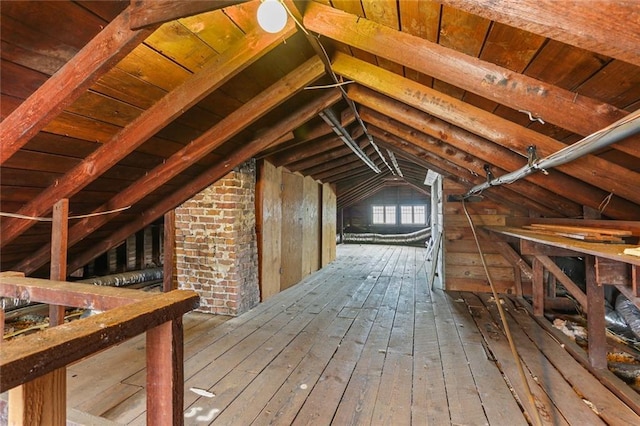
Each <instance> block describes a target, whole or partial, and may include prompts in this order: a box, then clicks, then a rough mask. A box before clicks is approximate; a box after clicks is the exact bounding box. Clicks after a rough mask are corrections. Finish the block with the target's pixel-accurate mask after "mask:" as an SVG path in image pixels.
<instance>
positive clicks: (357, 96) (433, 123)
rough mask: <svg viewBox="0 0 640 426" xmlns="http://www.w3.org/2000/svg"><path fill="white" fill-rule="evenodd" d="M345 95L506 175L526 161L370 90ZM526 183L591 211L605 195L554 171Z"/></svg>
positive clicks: (626, 209)
mask: <svg viewBox="0 0 640 426" xmlns="http://www.w3.org/2000/svg"><path fill="white" fill-rule="evenodd" d="M348 93H349V96H350V97H351V98H352V99H353V100H354V101H356V102H357V103H359V104H360V105H363V106H364V107H365V108H364V109H363V111H366V110H367V108H371V109H373V110H375V111H378V112H380V113H382V114H384V115H386V116H388V117H391V118H393V119H395V120H397V121H399V122H401V123H403V124H406V125H407V126H410V127H411V128H414V129H416V130H418V131H420V132H422V133H425V134H428V135H430V136H432V137H434V138H437V139H442V140H443V141H446V142H447V143H448V144H450V145H452V146H453V147H455V148H456V149H459V150H461V151H464V152H472V153H473V155H474V156H476V157H478V158H479V159H480V160H482V161H485V162H487V163H489V164H495V165H496V166H498V167H500V168H501V169H504V170H507V171H508V172H511V171H513V170H517V169H519V168H520V167H522V166H523V165H524V164H525V161H526V159H524V158H523V157H522V156H520V155H518V154H516V153H514V152H513V151H510V150H508V149H506V148H504V147H502V146H500V145H498V144H496V143H493V142H491V141H489V140H487V139H485V138H482V137H480V136H477V135H475V134H473V133H471V132H468V131H466V130H463V129H461V128H458V127H455V126H453V125H451V124H449V123H447V122H446V121H443V120H440V119H438V118H436V117H433V116H430V115H428V114H425V113H424V112H421V111H418V110H417V109H414V108H411V107H410V106H408V105H406V104H404V103H402V102H399V101H396V100H393V99H391V98H389V97H386V96H384V95H381V94H379V93H377V92H375V91H373V90H370V89H366V88H364V87H362V86H353V87H352V88H350V89H349V92H348ZM526 180H528V181H529V182H531V183H534V184H536V185H538V186H540V187H543V188H549V189H551V190H552V191H554V192H555V193H556V194H559V195H561V196H562V197H565V198H566V199H570V200H572V201H573V202H575V203H579V204H581V205H589V206H591V207H594V208H597V207H598V206H599V203H600V202H601V200H602V199H604V198H605V197H606V196H607V193H606V192H605V191H602V190H600V189H597V188H595V187H593V186H591V185H588V184H586V183H584V182H582V181H581V180H578V179H576V178H573V177H571V176H568V175H565V174H564V173H559V172H558V171H557V170H555V171H554V173H553V176H545V175H542V174H533V175H530V176H528V177H527V179H526ZM567 208H568V209H569V207H567ZM609 208H610V210H608V211H607V214H611V213H612V212H613V214H614V216H615V217H617V215H623V217H628V216H629V215H630V214H632V212H633V211H634V210H635V209H634V205H633V204H631V203H624V202H623V201H622V200H619V199H616V200H615V201H614V204H613V205H610V206H609ZM568 211H569V210H568ZM578 214H579V213H578ZM620 218H621V217H620Z"/></svg>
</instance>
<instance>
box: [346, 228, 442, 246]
mask: <svg viewBox="0 0 640 426" xmlns="http://www.w3.org/2000/svg"><path fill="white" fill-rule="evenodd" d="M430 236H431V228H425V229H421V230H419V231H416V232H412V233H409V234H374V233H371V232H369V233H362V234H353V233H345V234H344V242H345V243H369V244H412V243H424V242H425V241H426V240H427V239H428V238H429V237H430Z"/></svg>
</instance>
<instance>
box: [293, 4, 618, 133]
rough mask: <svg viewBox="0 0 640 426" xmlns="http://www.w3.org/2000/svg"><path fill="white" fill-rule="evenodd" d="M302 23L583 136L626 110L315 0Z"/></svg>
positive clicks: (613, 119)
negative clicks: (528, 112)
mask: <svg viewBox="0 0 640 426" xmlns="http://www.w3.org/2000/svg"><path fill="white" fill-rule="evenodd" d="M558 7H560V5H559V6H558ZM304 25H305V27H307V28H308V29H310V30H312V31H316V32H318V33H320V34H321V35H323V36H325V37H330V38H332V39H335V40H338V41H340V42H342V43H346V44H348V45H351V46H354V47H357V48H359V49H362V50H365V51H367V52H370V53H373V54H375V55H377V56H380V57H382V58H385V59H388V60H391V61H393V62H396V63H398V64H402V65H404V66H407V67H409V68H411V69H414V70H416V71H419V72H422V73H424V74H427V75H430V76H432V77H435V78H437V79H440V80H442V81H445V82H447V83H450V84H453V85H454V86H457V87H460V88H462V89H465V90H468V91H470V92H473V93H476V94H478V95H480V96H483V97H485V98H487V99H490V100H493V101H495V102H498V103H500V104H503V105H507V106H509V107H510V108H513V109H515V110H527V111H530V112H531V114H532V115H534V116H536V117H540V118H542V119H544V120H545V121H547V122H550V123H553V124H556V125H558V126H560V127H562V128H564V129H567V130H570V131H572V132H574V133H578V134H580V135H583V136H586V135H588V134H591V133H593V132H596V131H598V130H600V129H602V128H604V127H606V126H608V125H609V124H611V123H613V122H615V121H617V120H619V119H620V118H622V117H624V116H625V115H627V114H628V113H627V112H626V111H624V110H620V109H618V108H616V107H615V106H613V105H608V104H605V103H602V102H599V101H596V100H593V99H590V98H587V97H583V96H578V95H577V94H576V93H574V92H571V91H569V90H565V89H562V88H560V87H556V86H553V85H550V84H547V83H544V82H542V81H540V80H536V79H534V78H531V77H528V76H526V75H523V74H518V73H516V72H513V71H511V70H508V69H506V68H503V67H500V66H498V65H495V64H492V63H490V62H486V61H483V60H481V59H478V58H475V57H473V56H469V55H465V54H464V53H461V52H458V51H456V50H454V49H449V48H446V47H443V46H440V45H439V44H437V43H433V42H430V41H428V40H425V39H423V38H420V37H416V36H414V35H411V34H408V33H404V32H402V31H397V30H394V29H392V28H389V27H387V26H384V25H380V24H377V23H375V22H373V21H369V20H367V19H364V18H361V17H359V16H356V15H351V14H349V13H346V12H343V11H340V10H338V9H334V8H332V7H328V6H323V5H321V4H319V3H316V2H310V4H309V7H308V8H307V10H306V11H305V15H304Z"/></svg>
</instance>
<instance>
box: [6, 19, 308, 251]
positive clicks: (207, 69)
mask: <svg viewBox="0 0 640 426" xmlns="http://www.w3.org/2000/svg"><path fill="white" fill-rule="evenodd" d="M295 31H296V29H295V25H294V24H293V23H290V24H289V25H288V27H286V29H285V31H284V32H283V33H281V34H277V35H265V34H264V33H263V32H256V33H252V34H248V35H247V36H246V37H245V38H244V39H243V41H242V42H241V43H238V44H236V45H235V46H233V47H231V48H229V49H227V50H226V51H225V52H223V53H222V54H221V55H219V56H217V57H216V58H215V59H213V60H212V61H210V62H209V63H207V64H206V65H205V66H204V67H203V68H202V69H201V70H200V71H199V72H197V73H195V74H193V75H192V76H191V77H190V78H188V79H187V80H186V81H185V82H184V83H183V84H182V85H180V86H179V87H177V88H176V89H174V90H173V91H171V92H169V93H167V94H166V95H165V96H164V97H163V98H162V99H160V100H159V101H158V102H156V103H155V104H154V105H153V106H152V107H151V108H149V109H148V110H146V111H144V112H143V113H142V114H141V115H140V116H138V118H136V119H135V120H133V121H132V122H131V123H130V124H129V125H127V126H126V127H125V128H124V129H122V130H121V131H120V132H118V133H117V134H116V135H115V136H114V137H113V138H111V140H109V141H108V142H106V143H104V144H102V146H100V147H99V148H98V149H96V150H95V151H94V152H92V153H91V154H90V155H88V156H87V157H86V158H85V159H84V161H82V162H81V163H79V164H78V165H77V166H75V167H74V168H72V169H71V170H69V172H67V173H66V174H65V175H64V176H63V177H61V178H60V179H58V180H56V183H55V185H52V186H50V187H49V188H47V189H45V190H44V191H43V192H41V193H40V195H38V196H37V197H36V198H34V199H33V200H31V202H29V203H27V204H26V205H25V206H23V207H22V208H21V209H20V210H19V211H18V213H19V214H22V215H25V216H43V215H44V214H46V213H47V212H48V211H50V210H51V208H52V206H53V204H54V203H55V202H56V201H58V200H60V199H62V198H71V197H72V196H73V195H75V194H76V193H77V192H78V191H80V190H81V189H82V188H84V187H85V186H87V185H88V184H90V183H91V182H93V181H94V180H95V179H96V178H98V177H99V176H100V175H102V174H103V173H104V172H106V171H107V170H109V168H111V167H112V166H113V165H115V164H116V163H117V162H118V161H120V160H121V159H123V158H124V157H126V156H127V155H128V154H130V153H131V152H132V151H133V150H135V149H136V148H137V147H139V146H140V145H142V144H143V143H144V142H145V141H146V140H147V139H149V138H150V137H152V136H153V135H154V134H155V133H156V132H158V131H159V130H160V129H162V128H163V127H165V126H166V125H167V124H168V123H169V122H170V121H171V120H172V119H174V118H176V117H178V116H179V115H180V114H182V113H183V112H184V111H186V110H187V109H189V108H190V107H191V106H193V105H195V104H196V103H197V102H198V101H200V100H201V99H203V98H204V97H205V96H207V95H208V94H209V93H211V92H213V91H214V90H215V89H217V88H218V87H220V86H221V85H222V84H224V83H225V82H227V81H228V80H229V79H230V78H231V77H233V76H234V75H236V74H238V73H239V72H241V71H242V70H244V69H245V68H246V67H248V66H249V65H250V64H252V63H253V62H255V61H256V60H257V59H259V58H260V57H262V56H263V55H264V54H266V53H267V52H269V51H270V50H272V49H273V48H275V47H276V46H277V45H278V44H280V43H281V42H282V40H283V38H285V37H289V36H291V35H292V34H294V33H295ZM34 224H35V222H34V221H28V220H20V219H8V220H3V222H2V227H1V228H0V233H2V242H0V247H4V246H5V245H6V244H8V243H9V242H11V241H12V240H13V239H15V238H16V237H17V236H18V235H20V234H21V233H22V232H24V231H25V230H27V229H28V228H30V227H31V226H32V225H34Z"/></svg>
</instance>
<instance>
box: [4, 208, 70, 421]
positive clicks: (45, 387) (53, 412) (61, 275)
mask: <svg viewBox="0 0 640 426" xmlns="http://www.w3.org/2000/svg"><path fill="white" fill-rule="evenodd" d="M68 218H69V200H68V199H62V200H60V201H58V202H57V203H56V204H55V205H54V206H53V223H52V225H51V279H52V280H57V281H64V280H65V279H66V277H67V241H68V239H67V235H68V229H69V223H68ZM64 309H65V307H64V306H58V305H50V306H49V326H50V327H55V326H56V325H60V324H62V323H64ZM9 424H11V425H14V424H15V425H23V426H30V425H33V426H36V425H39V426H64V425H66V424H67V369H66V367H62V368H59V369H57V370H55V371H52V372H51V373H49V374H45V375H44V376H42V377H39V378H37V379H35V380H32V381H30V382H28V383H25V384H23V385H21V386H17V387H15V388H13V389H11V390H10V391H9Z"/></svg>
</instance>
